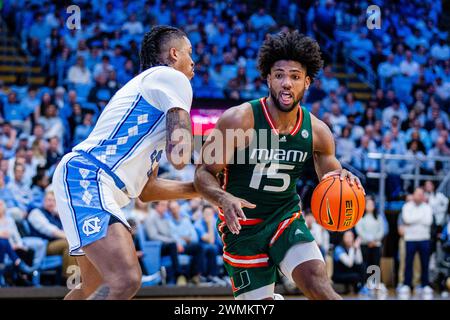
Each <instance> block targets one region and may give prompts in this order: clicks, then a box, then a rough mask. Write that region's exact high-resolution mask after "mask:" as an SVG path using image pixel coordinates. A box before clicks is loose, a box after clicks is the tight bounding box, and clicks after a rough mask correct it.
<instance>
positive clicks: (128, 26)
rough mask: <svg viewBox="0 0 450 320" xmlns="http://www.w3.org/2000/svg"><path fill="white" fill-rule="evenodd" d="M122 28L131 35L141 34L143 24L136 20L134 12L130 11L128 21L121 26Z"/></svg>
mask: <svg viewBox="0 0 450 320" xmlns="http://www.w3.org/2000/svg"><path fill="white" fill-rule="evenodd" d="M122 30H123V31H126V32H127V33H128V34H132V35H135V34H142V33H144V26H143V25H142V23H141V22H140V21H138V20H137V16H136V14H135V13H132V14H131V15H130V17H129V18H128V21H127V22H125V23H124V25H123V26H122Z"/></svg>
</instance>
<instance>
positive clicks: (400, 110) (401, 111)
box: [383, 99, 408, 127]
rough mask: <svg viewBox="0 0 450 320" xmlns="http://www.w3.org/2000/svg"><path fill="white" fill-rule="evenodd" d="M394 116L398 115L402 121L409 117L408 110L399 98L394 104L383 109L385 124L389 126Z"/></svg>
mask: <svg viewBox="0 0 450 320" xmlns="http://www.w3.org/2000/svg"><path fill="white" fill-rule="evenodd" d="M393 116H397V117H398V118H399V120H400V121H405V119H406V118H407V117H408V111H407V110H406V108H405V107H404V106H402V105H401V104H400V101H399V100H398V99H394V100H393V101H392V105H391V106H389V107H387V108H386V109H384V110H383V126H385V127H388V126H389V122H390V121H391V119H392V117H393Z"/></svg>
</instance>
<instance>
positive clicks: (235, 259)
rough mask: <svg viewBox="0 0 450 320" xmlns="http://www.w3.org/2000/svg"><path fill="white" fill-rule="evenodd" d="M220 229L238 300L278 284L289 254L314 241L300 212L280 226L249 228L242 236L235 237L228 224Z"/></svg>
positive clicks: (227, 264) (226, 264)
mask: <svg viewBox="0 0 450 320" xmlns="http://www.w3.org/2000/svg"><path fill="white" fill-rule="evenodd" d="M241 224H244V223H241ZM217 226H218V230H219V234H220V236H221V238H222V242H223V244H224V250H223V251H224V253H223V261H224V266H225V269H226V270H227V272H228V274H229V276H230V277H231V283H232V288H233V295H234V296H235V297H237V296H239V295H241V294H243V293H245V292H249V291H252V290H255V289H258V288H261V287H264V286H267V285H270V284H272V283H275V282H276V281H277V279H278V266H279V264H280V263H281V261H282V260H283V259H284V256H285V254H286V252H287V251H288V250H289V249H290V248H291V247H292V246H293V245H295V244H297V243H302V242H311V241H314V237H313V236H312V234H311V232H310V231H309V229H308V227H307V226H306V223H305V219H304V218H303V216H302V215H301V213H300V212H296V213H293V214H292V216H291V217H290V218H287V219H285V220H283V221H281V222H279V223H267V224H266V225H264V226H263V227H261V226H252V227H250V226H248V227H247V226H246V227H244V228H242V229H241V231H240V233H239V234H238V235H235V234H232V233H231V232H230V231H229V230H228V228H227V227H226V225H225V222H220V221H218V224H217Z"/></svg>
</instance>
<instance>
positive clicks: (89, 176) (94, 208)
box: [65, 156, 112, 252]
mask: <svg viewBox="0 0 450 320" xmlns="http://www.w3.org/2000/svg"><path fill="white" fill-rule="evenodd" d="M75 158H78V157H74V158H72V159H70V160H69V161H68V162H67V163H66V166H67V173H66V178H65V180H66V182H67V193H68V198H69V199H70V207H71V211H72V210H73V213H74V216H75V225H76V229H77V233H78V237H79V240H80V243H79V246H78V247H76V248H71V249H70V251H71V252H72V251H77V250H78V249H80V248H81V247H84V246H86V245H88V244H90V243H92V242H95V241H97V240H100V239H101V238H104V237H105V236H106V234H107V231H108V225H109V219H110V216H111V214H112V213H111V212H109V211H108V210H106V209H105V207H104V206H103V203H102V201H101V199H100V198H101V195H100V184H99V172H100V168H99V167H97V166H96V165H95V164H93V163H91V162H90V161H89V160H87V159H85V158H84V157H82V156H79V158H80V159H75ZM80 170H84V171H85V172H84V174H83V175H82V173H81V172H80ZM83 182H84V183H83ZM97 219H98V220H97ZM95 226H97V227H98V230H97V229H95V228H94V227H95ZM85 229H86V230H85ZM80 231H82V232H80Z"/></svg>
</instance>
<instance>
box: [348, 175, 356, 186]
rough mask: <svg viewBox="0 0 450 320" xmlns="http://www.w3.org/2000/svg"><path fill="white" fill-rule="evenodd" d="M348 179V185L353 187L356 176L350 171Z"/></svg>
mask: <svg viewBox="0 0 450 320" xmlns="http://www.w3.org/2000/svg"><path fill="white" fill-rule="evenodd" d="M348 179H349V181H350V185H351V186H352V187H353V186H354V185H355V184H356V177H355V175H353V174H352V173H350V172H349V173H348Z"/></svg>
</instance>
